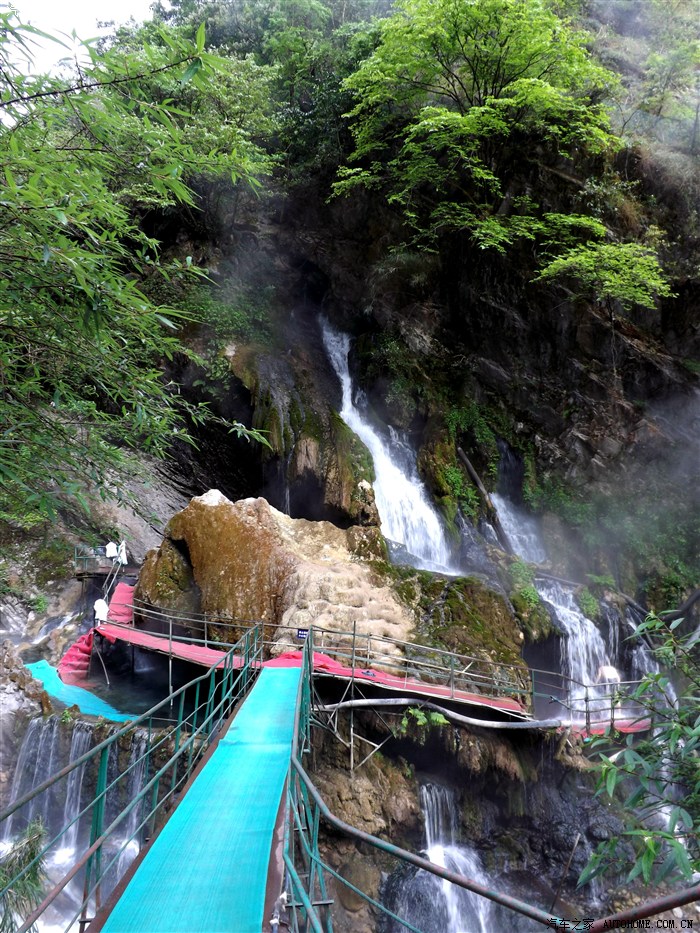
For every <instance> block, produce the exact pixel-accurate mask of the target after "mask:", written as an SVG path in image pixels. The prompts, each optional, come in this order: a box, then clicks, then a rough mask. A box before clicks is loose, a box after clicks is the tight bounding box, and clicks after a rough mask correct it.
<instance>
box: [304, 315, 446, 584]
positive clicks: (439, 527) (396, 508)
mask: <svg viewBox="0 0 700 933" xmlns="http://www.w3.org/2000/svg"><path fill="white" fill-rule="evenodd" d="M322 330H323V342H324V345H325V347H326V352H327V353H328V357H329V359H330V362H331V365H332V366H333V369H334V370H335V372H336V374H337V376H338V379H339V380H340V384H341V388H342V393H343V403H342V409H341V411H340V416H341V418H342V419H343V421H344V422H345V423H346V424H347V426H348V427H349V428H350V429H351V430H352V431H353V432H354V433H355V434H357V436H358V437H359V438H360V439H361V440H362V441H363V443H364V444H365V445H366V447H367V448H368V450H369V452H370V454H371V456H372V460H373V462H374V472H375V477H376V479H375V481H374V496H375V501H376V503H377V509H378V511H379V517H380V519H381V522H382V532H383V534H384V537H385V538H387V539H389V540H390V541H394V542H397V543H398V544H399V545H402V546H403V547H404V548H405V549H406V551H407V552H408V555H409V558H410V563H412V564H413V565H414V566H416V567H420V568H422V569H425V570H437V571H441V572H443V573H452V574H457V573H459V572H460V571H459V570H458V569H456V568H454V567H453V565H452V557H451V549H450V547H449V545H448V543H447V538H446V536H445V531H444V528H443V524H442V521H441V519H440V517H439V515H438V513H437V512H436V510H435V509H434V508H433V506H432V504H431V503H430V500H429V498H428V493H427V490H426V488H425V486H424V485H423V483H422V481H421V479H420V477H419V475H418V469H417V466H416V457H415V453H414V451H413V450H412V449H411V447H410V445H409V444H408V443H407V442H406V439H405V438H404V437H402V436H401V435H400V434H399V433H398V432H397V431H394V430H393V429H389V431H388V432H387V433H386V434H385V435H383V434H382V433H380V431H379V430H377V429H375V428H374V427H372V425H370V424H369V422H368V421H367V419H366V417H365V416H364V415H363V414H362V413H361V411H360V409H359V408H358V407H357V405H356V404H355V401H354V399H353V388H352V380H351V378H350V369H349V366H348V353H349V350H350V337H349V336H348V335H347V334H342V333H339V332H337V331H335V330H333V328H332V327H331V326H330V324H328V322H327V321H323V322H322Z"/></svg>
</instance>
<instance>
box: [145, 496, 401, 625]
mask: <svg viewBox="0 0 700 933" xmlns="http://www.w3.org/2000/svg"><path fill="white" fill-rule="evenodd" d="M382 548H383V544H382V541H381V537H380V535H379V532H378V530H377V529H376V528H372V527H370V528H361V527H353V528H350V529H348V530H344V529H340V528H337V527H336V526H334V525H332V524H330V523H329V522H310V521H306V520H305V519H292V518H289V516H287V515H284V514H282V513H281V512H278V511H277V510H276V509H274V508H272V507H271V506H270V505H269V504H268V503H267V502H266V501H265V500H264V499H243V500H240V501H238V502H230V501H229V500H228V499H226V497H225V496H223V495H222V494H221V493H220V492H218V491H217V490H210V491H209V492H208V493H206V494H205V495H203V496H199V497H196V498H194V499H193V500H192V501H191V502H190V504H189V505H188V506H187V507H186V508H185V509H183V510H182V511H181V512H179V513H178V514H177V515H175V516H174V517H173V518H172V519H171V521H170V523H169V524H168V526H167V528H166V530H165V536H164V541H163V543H162V545H161V546H160V548H159V549H158V550H156V551H151V552H150V553H149V555H148V556H147V559H146V562H145V564H144V567H143V569H142V571H141V575H140V578H139V583H138V588H137V591H136V593H135V596H136V597H137V598H139V599H141V600H144V601H145V602H147V603H150V604H151V605H154V606H158V607H161V608H163V609H177V610H183V611H191V612H196V613H204V614H206V615H207V616H209V617H212V618H216V619H219V620H231V621H234V620H260V621H263V622H266V623H270V624H271V625H273V626H275V627H280V626H281V627H283V628H290V629H296V628H307V627H308V626H309V625H311V624H315V625H318V626H321V627H323V628H326V629H335V630H340V631H344V632H347V631H351V630H352V627H353V626H356V627H357V631H358V632H372V633H373V634H375V635H384V636H387V637H389V638H394V639H400V640H408V639H409V636H410V633H411V630H412V625H413V619H412V614H411V613H410V612H409V610H408V609H407V608H406V607H405V606H404V605H402V603H401V602H400V601H399V600H398V599H397V597H396V595H395V594H394V592H393V591H392V590H391V589H390V588H389V587H387V586H382V585H381V584H379V583H378V582H377V580H376V578H375V576H374V574H373V572H372V569H371V567H370V566H369V565H368V564H367V563H366V562H364V561H363V560H362V559H361V557H360V556H359V555H360V554H363V555H365V556H372V555H376V554H377V553H379V554H381V553H382ZM225 632H226V629H225V628H224V627H223V626H222V627H221V629H220V634H221V638H222V640H223V639H224V637H226V636H225Z"/></svg>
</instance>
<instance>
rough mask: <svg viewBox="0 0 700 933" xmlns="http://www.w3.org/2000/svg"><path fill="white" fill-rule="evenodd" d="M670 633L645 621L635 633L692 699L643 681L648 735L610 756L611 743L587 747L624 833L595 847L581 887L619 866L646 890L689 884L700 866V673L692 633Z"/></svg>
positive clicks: (661, 679)
mask: <svg viewBox="0 0 700 933" xmlns="http://www.w3.org/2000/svg"><path fill="white" fill-rule="evenodd" d="M676 631H677V630H676ZM676 631H674V632H672V631H671V630H670V628H669V627H667V626H665V625H664V623H663V620H662V619H660V618H659V617H657V616H653V615H650V616H648V617H647V619H646V620H645V621H644V622H643V623H641V624H640V625H639V626H638V627H637V631H636V634H637V635H640V634H642V633H643V634H644V635H645V637H646V638H647V639H649V638H650V637H651V638H653V639H654V641H655V643H656V645H657V647H656V648H655V654H656V655H657V658H659V657H661V658H668V657H672V658H674V659H675V663H676V664H677V666H678V667H679V668H681V669H682V670H683V672H684V675H685V677H686V678H687V679H688V680H689V681H690V682H691V684H692V685H693V693H692V695H684V696H681V697H678V698H676V697H675V695H674V693H673V691H672V689H671V687H670V684H669V680H668V677H667V676H666V675H662V674H660V673H656V674H649V675H647V676H646V677H645V678H644V679H643V681H642V682H641V683H640V685H639V687H638V688H637V689H636V691H635V693H634V699H635V701H636V703H637V704H638V705H639V707H640V710H639V715H640V717H641V716H650V717H651V718H652V720H653V722H654V728H653V731H651V732H648V733H646V734H645V735H644V736H635V735H628V736H627V738H626V744H625V746H624V747H623V748H622V749H618V750H617V751H616V752H615V754H606V753H605V752H601V751H599V750H600V749H601V748H605V749H606V751H607V752H609V749H610V738H609V737H606V738H602V739H599V740H597V741H596V742H593V743H591V748H592V749H593V750H595V751H597V752H598V756H597V757H598V763H599V780H598V793H604V794H606V795H607V796H608V797H609V798H610V799H611V802H613V801H615V800H617V798H618V797H620V798H621V802H622V808H621V810H620V812H621V814H622V815H624V819H625V823H626V826H625V829H624V831H623V833H622V834H621V835H620V836H618V837H615V838H612V839H610V840H608V841H607V842H605V843H604V844H601V846H599V848H598V850H597V852H596V853H594V855H593V857H592V858H591V860H590V861H589V863H588V865H587V866H586V869H585V870H584V872H583V874H582V875H581V878H580V879H579V884H583V883H585V881H586V880H590V879H591V878H592V877H594V876H595V875H597V874H601V873H603V872H606V871H619V870H620V869H621V868H622V867H624V868H625V871H626V872H628V874H627V881H628V882H631V881H634V880H635V879H637V878H640V877H641V879H642V881H643V882H644V883H645V884H648V883H650V882H651V881H654V882H659V881H661V880H663V879H664V878H666V877H668V876H680V877H683V878H685V879H687V878H689V877H691V876H692V874H693V872H694V871H697V870H698V868H699V867H700V847H699V846H698V828H699V826H700V790H699V786H698V783H699V782H698V779H699V778H700V765H699V763H698V758H697V745H698V738H699V735H698V725H700V722H699V720H700V709H698V699H697V697H696V696H695V695H694V691H695V689H697V684H698V682H699V675H700V670H699V669H698V664H697V657H696V656H695V654H694V652H693V648H692V644H693V639H694V634H688V635H683V636H679V635H677V634H676ZM630 864H631V868H630V867H629V866H630Z"/></svg>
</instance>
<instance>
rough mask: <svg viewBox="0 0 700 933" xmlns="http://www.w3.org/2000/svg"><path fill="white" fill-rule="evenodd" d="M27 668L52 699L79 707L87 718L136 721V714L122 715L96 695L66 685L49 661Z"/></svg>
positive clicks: (80, 688) (27, 665)
mask: <svg viewBox="0 0 700 933" xmlns="http://www.w3.org/2000/svg"><path fill="white" fill-rule="evenodd" d="M25 667H26V668H27V670H29V671H31V674H32V677H36V679H37V680H40V681H41V682H42V684H43V685H44V690H46V692H47V693H48V695H49V696H50V697H53V699H54V700H58V701H59V703H65V704H66V706H77V707H78V709H79V710H80V712H81V713H85V715H86V716H102V717H103V718H104V719H110V720H111V721H112V722H128V721H129V720H130V719H136V714H135V713H122V712H120V711H119V710H118V709H115V708H114V707H113V706H110V705H109V703H107V702H105V701H104V700H101V699H100V698H99V697H96V696H95V694H94V693H90V691H89V690H83V688H82V687H74V686H72V685H70V684H64V683H63V681H62V680H61V678H60V677H59V676H58V671H57V670H56V668H55V667H52V666H51V665H50V664H49V662H48V661H35V662H34V663H33V664H26V665H25Z"/></svg>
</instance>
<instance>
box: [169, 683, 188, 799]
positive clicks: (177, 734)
mask: <svg viewBox="0 0 700 933" xmlns="http://www.w3.org/2000/svg"><path fill="white" fill-rule="evenodd" d="M184 707H185V691H184V690H183V691H182V693H181V694H180V706H179V709H178V713H177V728H176V729H175V745H174V748H173V755H174V756H177V752H178V749H179V748H180V733H181V731H182V714H183V711H184ZM176 784H177V757H175V760H174V761H173V778H172V782H171V784H170V789H171V790H173V791H174V790H175V785H176Z"/></svg>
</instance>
